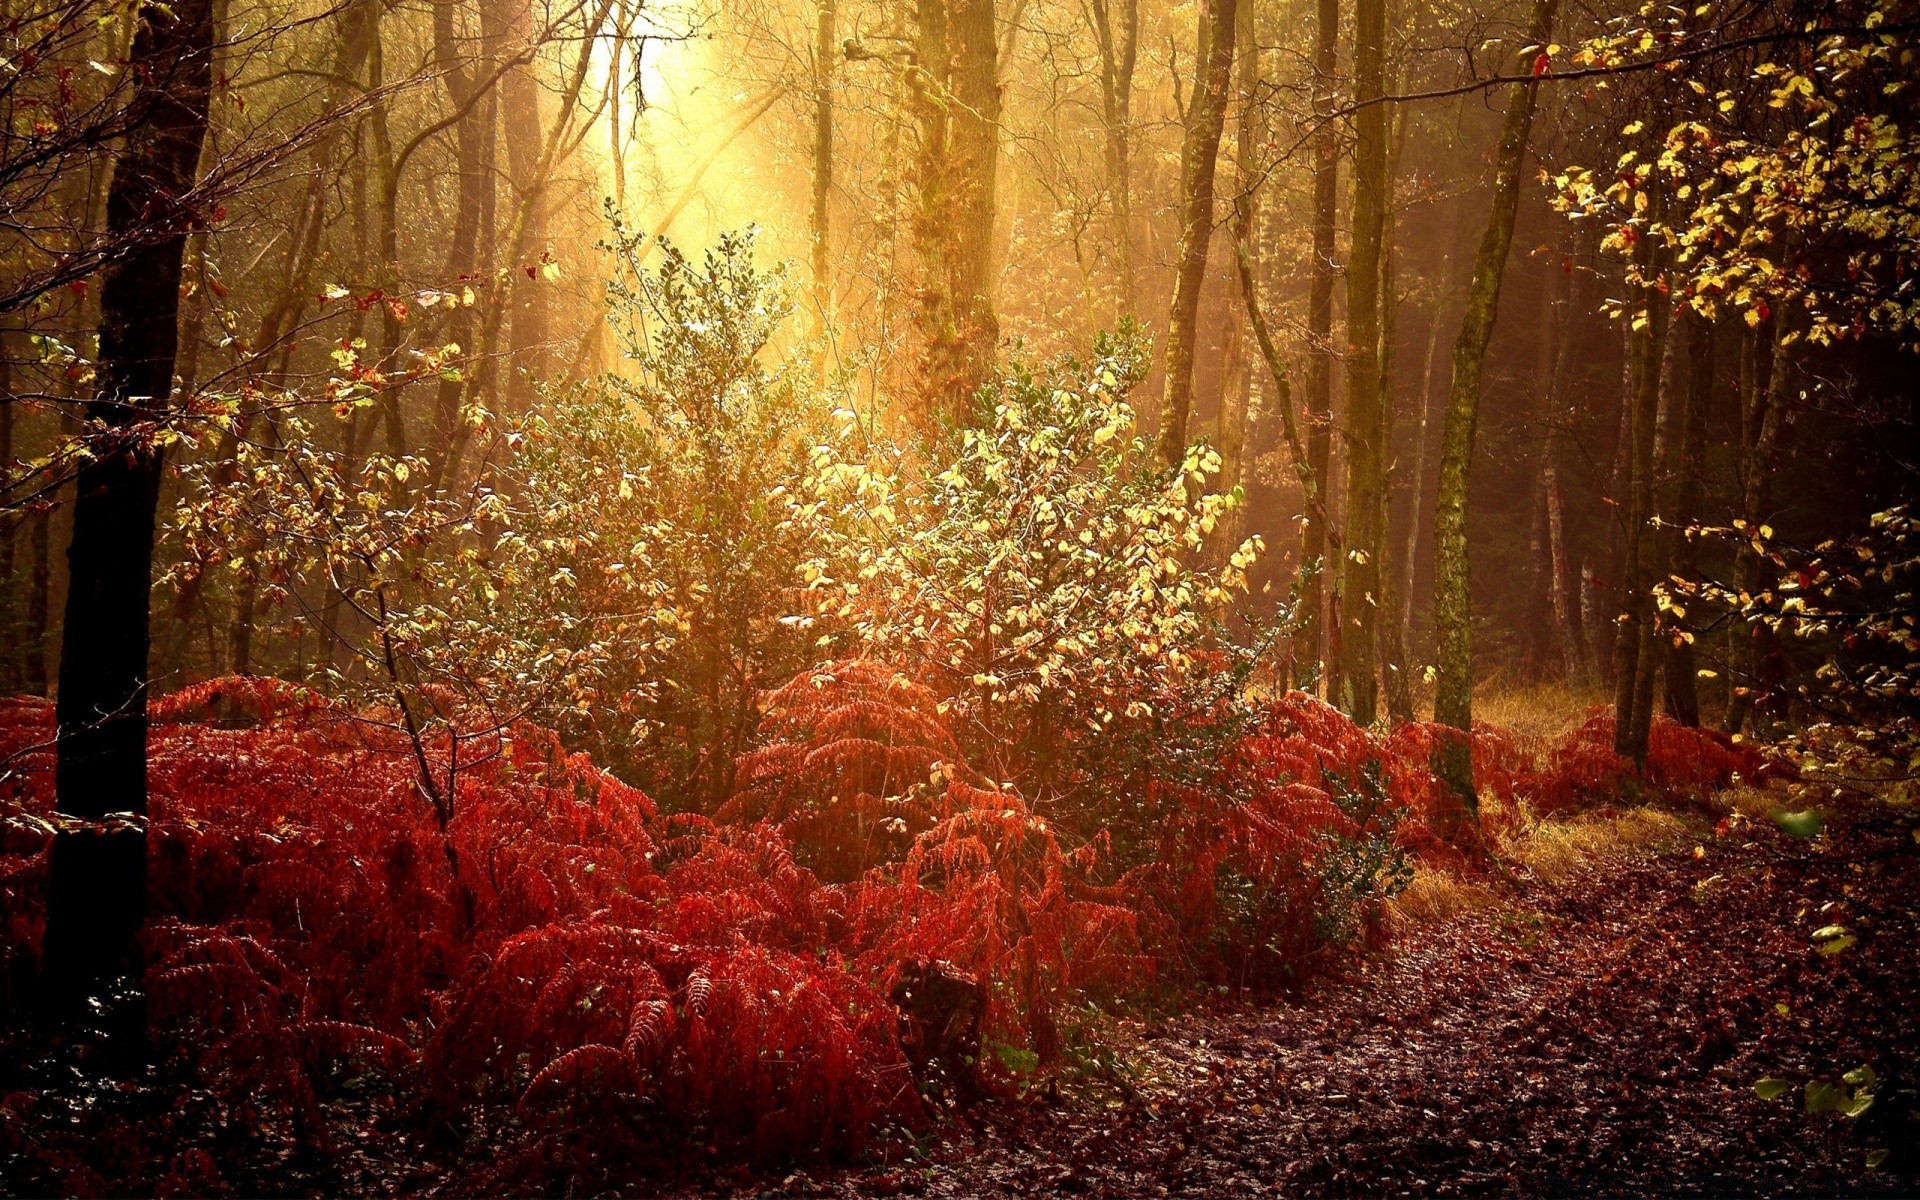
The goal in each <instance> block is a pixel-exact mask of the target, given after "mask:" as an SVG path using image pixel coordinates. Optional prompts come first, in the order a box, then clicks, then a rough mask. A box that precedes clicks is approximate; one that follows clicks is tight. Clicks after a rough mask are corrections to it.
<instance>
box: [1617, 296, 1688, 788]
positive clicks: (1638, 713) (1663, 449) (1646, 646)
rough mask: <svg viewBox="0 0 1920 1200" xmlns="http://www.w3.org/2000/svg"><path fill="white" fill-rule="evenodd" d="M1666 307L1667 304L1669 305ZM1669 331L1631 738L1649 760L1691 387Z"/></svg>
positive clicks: (1645, 539)
mask: <svg viewBox="0 0 1920 1200" xmlns="http://www.w3.org/2000/svg"><path fill="white" fill-rule="evenodd" d="M1663 307H1664V305H1663ZM1666 333H1667V336H1666V340H1665V343H1664V344H1663V345H1662V347H1661V352H1660V386H1659V397H1658V399H1657V400H1656V402H1655V416H1654V424H1653V457H1652V458H1651V459H1650V460H1649V473H1650V475H1651V478H1650V479H1649V480H1648V485H1649V486H1648V496H1649V501H1650V506H1649V507H1648V509H1647V518H1646V521H1645V523H1644V525H1643V528H1642V532H1641V541H1640V553H1641V555H1642V558H1641V561H1640V611H1641V614H1642V620H1641V622H1640V628H1639V631H1638V632H1639V635H1640V649H1639V652H1638V654H1637V655H1636V656H1635V661H1636V663H1637V670H1638V675H1637V676H1636V677H1635V679H1634V684H1633V709H1632V712H1631V714H1630V717H1631V719H1630V721H1629V724H1630V726H1631V729H1632V732H1631V733H1630V734H1629V735H1628V737H1629V740H1630V742H1631V744H1632V746H1634V747H1635V748H1636V749H1637V751H1638V753H1637V754H1635V756H1634V757H1635V761H1637V762H1644V761H1645V760H1646V754H1647V743H1648V738H1649V736H1650V734H1651V731H1652V729H1653V689H1654V683H1655V681H1656V680H1657V679H1658V678H1659V677H1660V675H1661V673H1662V672H1661V667H1662V665H1663V664H1664V663H1665V661H1666V654H1665V653H1664V636H1663V631H1662V630H1661V628H1660V618H1659V613H1658V610H1657V609H1656V607H1655V602H1654V594H1653V589H1654V585H1655V584H1657V583H1659V582H1660V581H1661V580H1662V579H1665V578H1666V576H1667V559H1668V555H1669V554H1671V553H1672V549H1673V546H1672V542H1673V539H1672V537H1671V534H1670V530H1669V529H1668V526H1667V524H1666V518H1667V515H1668V514H1669V513H1670V512H1671V511H1672V509H1671V507H1670V505H1671V501H1672V499H1673V496H1672V472H1671V470H1670V468H1671V466H1672V462H1673V457H1674V452H1673V444H1674V441H1675V439H1676V435H1677V426H1678V424H1679V417H1680V412H1679V410H1680V408H1681V405H1682V403H1683V401H1682V400H1681V399H1680V397H1681V396H1682V395H1683V394H1684V392H1685V384H1684V382H1683V381H1682V380H1681V379H1680V378H1679V374H1680V361H1679V350H1680V339H1679V338H1676V337H1674V336H1672V317H1671V315H1669V317H1668V325H1667V330H1666Z"/></svg>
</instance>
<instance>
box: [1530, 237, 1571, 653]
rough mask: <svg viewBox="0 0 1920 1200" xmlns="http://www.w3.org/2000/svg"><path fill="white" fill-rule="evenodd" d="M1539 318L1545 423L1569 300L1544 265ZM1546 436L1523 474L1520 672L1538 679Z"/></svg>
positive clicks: (1537, 382)
mask: <svg viewBox="0 0 1920 1200" xmlns="http://www.w3.org/2000/svg"><path fill="white" fill-rule="evenodd" d="M1540 290H1541V292H1542V297H1541V299H1542V306H1541V318H1542V319H1541V322H1540V325H1539V329H1538V333H1537V335H1536V336H1535V339H1534V351H1535V356H1534V368H1533V391H1534V408H1533V414H1532V417H1533V422H1534V424H1535V425H1536V426H1539V427H1542V428H1543V429H1544V427H1545V426H1546V425H1547V424H1548V423H1549V422H1551V421H1552V420H1553V417H1554V413H1553V404H1554V400H1555V387H1556V376H1555V371H1556V369H1557V367H1558V365H1559V362H1560V353H1559V350H1560V347H1561V346H1562V345H1564V344H1565V342H1566V341H1567V340H1568V338H1569V337H1570V336H1571V332H1572V331H1571V330H1570V329H1569V328H1568V316H1567V314H1568V307H1567V299H1566V296H1565V295H1564V294H1563V292H1562V289H1561V273H1560V272H1558V271H1555V270H1553V269H1552V268H1551V267H1549V268H1548V274H1547V277H1546V279H1545V280H1544V281H1543V283H1542V286H1541V289H1540ZM1548 441H1549V439H1548V438H1546V437H1544V436H1542V437H1539V438H1537V439H1533V440H1532V444H1533V445H1536V446H1538V447H1539V458H1538V459H1537V460H1536V463H1535V465H1534V469H1532V470H1530V471H1528V472H1526V475H1527V477H1528V478H1530V479H1531V480H1532V483H1531V486H1530V487H1529V490H1528V496H1527V596H1526V603H1525V606H1524V607H1523V608H1522V609H1521V616H1520V623H1521V630H1520V635H1521V636H1520V645H1521V676H1522V678H1524V679H1526V680H1528V681H1530V682H1535V683H1537V682H1539V681H1541V680H1543V679H1545V678H1547V677H1548V676H1549V675H1550V674H1552V673H1553V671H1552V669H1551V668H1550V667H1549V666H1548V663H1549V661H1550V660H1551V659H1553V658H1554V657H1555V655H1554V625H1553V554H1552V552H1551V551H1550V550H1549V548H1548V545H1547V543H1548V540H1549V534H1548V532H1547V525H1548V517H1547V471H1546V469H1545V467H1546V456H1547V453H1548V450H1549V445H1548Z"/></svg>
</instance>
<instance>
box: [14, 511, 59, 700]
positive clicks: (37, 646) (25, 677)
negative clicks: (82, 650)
mask: <svg viewBox="0 0 1920 1200" xmlns="http://www.w3.org/2000/svg"><path fill="white" fill-rule="evenodd" d="M52 531H53V512H52V507H51V506H50V505H45V504H43V505H40V506H38V507H37V508H35V509H34V511H33V514H32V515H31V516H29V517H28V518H27V564H28V565H27V628H26V633H25V635H24V636H23V637H22V638H21V642H22V650H23V651H24V653H25V658H24V661H22V663H21V665H20V687H21V690H23V691H25V692H26V694H27V695H29V696H44V695H46V694H47V635H48V633H49V632H50V629H49V620H48V618H49V616H50V613H49V611H48V597H49V596H50V595H51V593H52V590H53V546H52V542H53V532H52Z"/></svg>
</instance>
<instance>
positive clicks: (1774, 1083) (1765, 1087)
mask: <svg viewBox="0 0 1920 1200" xmlns="http://www.w3.org/2000/svg"><path fill="white" fill-rule="evenodd" d="M1792 1087H1793V1085H1792V1084H1791V1083H1788V1082H1787V1081H1786V1080H1784V1079H1773V1078H1767V1079H1762V1080H1759V1081H1758V1082H1756V1083H1755V1084H1754V1085H1753V1094H1754V1095H1756V1096H1758V1097H1760V1098H1761V1099H1762V1100H1778V1099H1779V1098H1780V1097H1782V1096H1784V1095H1786V1094H1787V1092H1788V1090H1789V1089H1791V1088H1792Z"/></svg>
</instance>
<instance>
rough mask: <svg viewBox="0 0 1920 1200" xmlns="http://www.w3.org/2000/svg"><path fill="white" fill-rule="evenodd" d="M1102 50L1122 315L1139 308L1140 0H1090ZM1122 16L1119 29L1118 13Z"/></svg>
mask: <svg viewBox="0 0 1920 1200" xmlns="http://www.w3.org/2000/svg"><path fill="white" fill-rule="evenodd" d="M1088 6H1089V8H1090V10H1091V12H1092V15H1093V33H1094V43H1095V44H1096V45H1097V46H1098V47H1099V50H1100V117H1101V123H1102V124H1103V125H1104V126H1105V132H1106V147H1105V149H1106V160H1107V161H1106V166H1107V197H1108V201H1107V202H1108V204H1109V205H1110V206H1111V208H1112V213H1113V242H1114V247H1115V249H1116V250H1117V252H1118V253H1117V256H1116V257H1117V258H1118V262H1119V272H1118V273H1119V277H1120V278H1119V286H1120V304H1119V309H1120V313H1119V315H1121V316H1124V315H1126V314H1128V313H1131V312H1132V311H1133V306H1134V300H1135V296H1134V291H1135V278H1134V274H1135V267H1134V249H1133V74H1134V67H1135V64H1136V63H1137V62H1138V61H1139V54H1140V0H1118V6H1117V8H1116V7H1115V6H1114V5H1113V4H1112V3H1110V2H1109V0H1088ZM1116 16H1117V17H1118V18H1119V21H1118V28H1115V24H1116V23H1115V20H1114V18H1115V17H1116Z"/></svg>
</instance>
